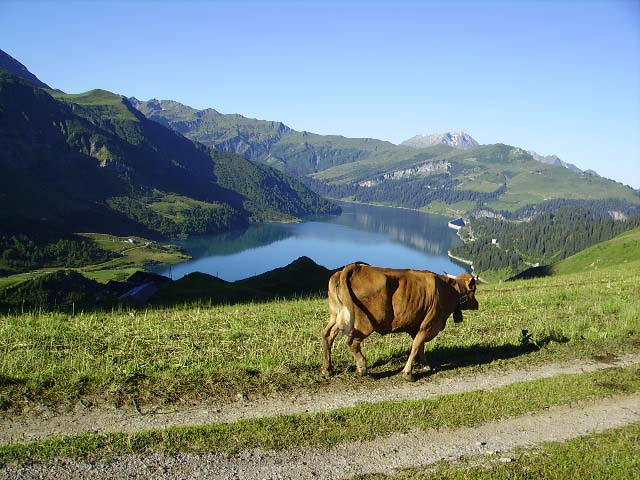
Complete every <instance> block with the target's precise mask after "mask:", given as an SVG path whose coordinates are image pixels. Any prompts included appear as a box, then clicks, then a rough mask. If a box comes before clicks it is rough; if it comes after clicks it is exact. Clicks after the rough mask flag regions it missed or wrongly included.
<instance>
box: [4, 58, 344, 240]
mask: <svg viewBox="0 0 640 480" xmlns="http://www.w3.org/2000/svg"><path fill="white" fill-rule="evenodd" d="M0 188H1V191H2V194H3V197H4V198H3V201H4V202H5V205H6V207H7V208H3V210H2V214H1V215H2V217H3V225H4V228H5V230H7V229H10V228H11V225H12V224H15V223H21V224H24V220H29V221H31V222H33V223H34V224H37V223H43V222H44V223H46V224H47V225H48V226H53V227H55V228H58V229H61V230H63V231H109V232H112V233H123V234H131V233H141V234H147V235H152V234H154V233H155V234H162V235H179V234H191V233H205V232H216V231H222V230H227V229H229V228H233V227H238V226H242V225H245V224H247V223H248V222H249V221H255V220H272V219H286V218H294V217H297V216H300V215H304V214H309V213H318V212H327V211H331V210H333V209H335V207H334V206H333V205H331V204H330V203H329V202H327V201H326V200H323V199H321V198H319V197H318V196H317V195H315V194H313V193H312V192H311V191H309V190H308V189H307V188H306V187H305V186H303V185H302V184H300V182H298V181H296V180H293V179H291V178H289V177H287V176H286V175H283V174H282V173H280V172H277V171H275V170H273V169H271V168H269V167H267V166H264V165H255V164H253V163H251V162H249V161H247V160H246V159H244V158H242V157H240V156H237V155H233V154H224V153H217V152H212V151H211V149H209V148H208V147H206V146H204V145H202V144H199V143H194V142H192V141H190V140H189V139H187V138H185V137H183V136H182V135H180V134H178V133H176V132H174V131H173V130H171V129H168V128H166V127H164V126H162V125H160V124H158V123H156V122H152V121H150V120H148V119H147V118H146V117H145V116H144V115H142V114H141V113H139V112H138V111H137V110H136V109H134V108H133V107H132V106H131V104H130V103H129V102H128V100H127V99H126V98H124V97H122V96H120V95H116V94H113V93H111V92H107V91H104V90H92V91H90V92H86V93H84V94H79V95H68V94H64V93H61V92H58V91H53V90H47V89H42V88H39V87H36V86H34V85H33V84H31V83H30V82H28V81H26V80H23V79H21V78H19V77H17V76H16V75H14V74H12V73H10V72H9V71H7V70H4V69H0Z"/></svg>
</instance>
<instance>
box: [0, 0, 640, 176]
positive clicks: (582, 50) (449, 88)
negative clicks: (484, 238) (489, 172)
mask: <svg viewBox="0 0 640 480" xmlns="http://www.w3.org/2000/svg"><path fill="white" fill-rule="evenodd" d="M0 48H1V49H3V50H5V51H6V52H7V53H9V54H10V55H12V56H13V57H15V58H17V59H18V60H19V61H21V62H22V63H24V64H25V65H26V66H27V67H28V68H29V69H30V70H31V71H32V72H33V73H35V74H36V75H37V76H38V77H39V78H40V79H41V80H43V81H45V82H46V83H48V84H50V85H52V86H53V87H56V88H60V89H62V90H64V91H66V92H70V93H79V92H83V91H86V90H90V89H93V88H104V89H107V90H111V91H113V92H117V93H120V94H123V95H127V96H135V97H138V98H139V99H143V100H146V99H149V98H160V99H172V100H178V101H180V102H183V103H186V104H188V105H191V106H193V107H196V108H205V107H213V108H215V109H217V110H219V111H221V112H223V113H240V114H242V115H245V116H249V117H254V118H260V119H266V120H280V121H283V122H285V123H286V124H288V125H289V126H291V127H293V128H295V129H298V130H307V131H311V132H316V133H322V134H329V133H331V134H341V135H345V136H348V137H372V138H380V139H384V140H389V141H391V142H394V143H399V142H401V141H403V140H405V139H407V138H409V137H411V136H413V135H416V134H419V133H420V134H425V133H435V132H443V131H459V130H464V131H466V132H468V133H469V134H471V135H472V136H473V137H475V138H476V139H477V140H478V141H479V142H480V143H496V142H502V143H507V144H510V145H516V146H519V147H523V148H526V149H534V150H536V151H538V153H540V154H544V155H548V154H556V155H558V156H560V158H562V159H563V160H565V161H567V162H571V163H574V164H576V165H577V166H579V167H580V168H582V169H588V168H592V169H594V170H596V171H597V172H599V173H601V174H602V175H605V176H607V177H609V178H613V179H615V180H617V181H622V182H623V183H626V184H628V185H631V186H633V187H634V188H640V1H638V0H635V1H617V0H604V1H588V0H585V1H551V0H549V1H518V2H515V1H514V2H506V1H449V2H446V1H441V2H435V1H432V2H429V1H425V2H417V1H414V2H410V1H398V2H393V1H370V2H364V1H355V0H352V1H348V0H347V1H344V2H339V1H326V2H320V1H312V2H302V1H279V2H268V1H262V2H258V1H253V2H244V1H242V0H238V1H217V2H215V1H211V2H205V1H192V2H171V1H136V2H118V1H93V2H78V1H75V2H70V1H69V2H65V1H45V2H35V1H29V0H22V1H11V0H9V1H7V0H2V1H0Z"/></svg>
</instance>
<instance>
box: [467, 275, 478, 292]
mask: <svg viewBox="0 0 640 480" xmlns="http://www.w3.org/2000/svg"><path fill="white" fill-rule="evenodd" d="M467 288H468V289H469V290H473V289H474V288H476V279H475V278H474V277H473V275H470V276H469V281H468V282H467Z"/></svg>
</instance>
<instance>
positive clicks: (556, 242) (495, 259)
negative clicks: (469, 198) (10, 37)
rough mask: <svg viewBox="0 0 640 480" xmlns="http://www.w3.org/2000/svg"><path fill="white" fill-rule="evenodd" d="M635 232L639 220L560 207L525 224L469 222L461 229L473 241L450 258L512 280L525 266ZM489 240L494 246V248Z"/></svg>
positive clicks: (566, 206) (458, 249) (556, 259)
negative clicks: (467, 230) (510, 275)
mask: <svg viewBox="0 0 640 480" xmlns="http://www.w3.org/2000/svg"><path fill="white" fill-rule="evenodd" d="M638 226H640V216H635V217H631V218H628V219H627V220H623V221H616V220H613V219H612V218H611V217H610V216H609V215H608V214H607V213H603V212H602V211H600V210H599V209H590V208H587V207H584V206H579V205H564V206H561V207H560V208H558V209H557V210H556V211H551V210H549V211H544V212H542V213H539V214H538V215H536V216H535V217H534V218H533V219H531V221H528V222H514V221H507V220H499V219H494V218H478V219H475V220H472V222H471V226H470V227H465V228H471V229H472V230H473V235H474V237H475V240H474V241H472V242H468V243H465V244H464V245H462V246H460V247H457V248H455V249H454V250H453V251H452V253H453V254H454V255H456V256H459V257H462V258H466V259H469V260H472V261H473V263H474V267H475V269H476V270H477V271H486V270H501V269H509V270H511V272H512V273H513V274H515V273H518V272H520V271H523V270H525V269H526V268H527V267H528V266H529V264H532V263H540V264H544V265H548V264H551V263H554V262H557V261H559V260H562V259H564V258H567V257H569V256H571V255H573V254H575V253H578V252H579V251H581V250H584V249H585V248H587V247H590V246H591V245H594V244H596V243H599V242H603V241H605V240H609V239H611V238H613V237H615V236H616V235H619V234H620V233H622V232H625V231H627V230H629V229H632V228H635V227H638ZM493 239H496V240H497V243H498V245H493V244H492V240H493Z"/></svg>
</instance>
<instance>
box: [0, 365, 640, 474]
mask: <svg viewBox="0 0 640 480" xmlns="http://www.w3.org/2000/svg"><path fill="white" fill-rule="evenodd" d="M639 390H640V367H638V366H634V367H628V368H613V369H608V370H604V371H599V372H592V373H585V374H578V375H561V376H558V377H553V378H547V379H542V380H535V381H531V382H522V383H516V384H512V385H509V386H506V387H501V388H498V389H494V390H492V391H473V392H468V393H461V394H453V395H446V396H441V397H437V398H434V399H429V400H414V401H404V402H380V403H374V404H364V405H358V406H355V407H350V408H341V409H337V410H332V411H329V412H320V413H313V414H296V415H283V416H277V417H267V418H259V419H251V420H242V421H238V422H234V423H228V424H211V425H205V426H197V427H175V428H169V429H166V430H161V431H146V432H139V433H114V434H85V435H79V436H75V437H62V438H54V439H51V440H45V441H41V442H34V443H29V444H15V445H8V446H4V447H0V464H2V463H6V462H10V461H12V462H16V461H17V462H27V461H29V462H31V461H36V460H43V459H47V458H51V457H56V456H64V457H86V456H89V457H94V456H101V457H104V456H111V455H114V454H123V453H145V452H150V451H155V452H161V453H165V454H176V453H178V452H185V451H186V452H191V453H203V452H236V451H239V450H244V449H249V448H262V449H277V450H279V449H285V448H294V447H308V446H318V445H321V446H329V445H335V444H338V443H341V442H347V441H355V440H360V441H362V440H368V439H373V438H375V437H377V436H382V435H387V434H390V433H393V432H398V433H408V432H410V431H412V430H414V429H423V430H424V429H433V428H440V427H442V426H447V427H449V428H455V427H461V426H473V425H479V424H482V423H486V422H489V421H494V420H497V419H501V418H509V417H514V416H518V415H523V414H525V413H527V412H535V411H540V410H543V409H545V408H547V407H549V406H550V405H566V404H570V403H573V402H577V401H583V400H590V399H594V398H598V397H603V396H609V395H615V394H629V393H632V392H637V391H639Z"/></svg>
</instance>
